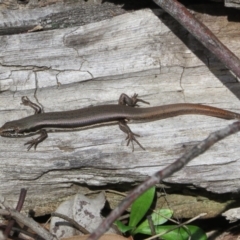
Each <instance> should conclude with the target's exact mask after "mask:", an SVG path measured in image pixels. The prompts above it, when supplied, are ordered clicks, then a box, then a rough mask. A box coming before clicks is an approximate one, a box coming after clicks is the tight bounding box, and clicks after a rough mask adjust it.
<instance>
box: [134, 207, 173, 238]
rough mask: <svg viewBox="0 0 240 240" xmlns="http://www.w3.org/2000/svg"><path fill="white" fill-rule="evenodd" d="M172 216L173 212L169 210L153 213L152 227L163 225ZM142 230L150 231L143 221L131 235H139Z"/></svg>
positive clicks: (147, 224) (146, 221)
mask: <svg viewBox="0 0 240 240" xmlns="http://www.w3.org/2000/svg"><path fill="white" fill-rule="evenodd" d="M172 215H173V211H172V210H170V209H158V210H156V211H154V213H152V214H151V218H152V222H153V225H154V226H157V225H162V224H164V223H165V222H167V221H168V219H169V218H171V217H172ZM144 228H149V229H150V227H149V223H148V220H145V221H144V222H143V223H141V224H140V225H139V226H138V227H137V229H136V230H135V231H134V233H133V234H136V233H140V232H141V231H142V229H144Z"/></svg>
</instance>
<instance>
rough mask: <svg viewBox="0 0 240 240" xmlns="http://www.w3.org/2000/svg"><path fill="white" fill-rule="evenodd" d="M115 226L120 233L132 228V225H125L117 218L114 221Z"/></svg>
mask: <svg viewBox="0 0 240 240" xmlns="http://www.w3.org/2000/svg"><path fill="white" fill-rule="evenodd" d="M114 223H115V224H116V225H117V227H118V230H119V231H120V232H121V233H125V232H127V231H130V230H132V229H133V227H130V226H126V225H125V224H123V223H122V222H121V221H119V220H117V221H115V222H114Z"/></svg>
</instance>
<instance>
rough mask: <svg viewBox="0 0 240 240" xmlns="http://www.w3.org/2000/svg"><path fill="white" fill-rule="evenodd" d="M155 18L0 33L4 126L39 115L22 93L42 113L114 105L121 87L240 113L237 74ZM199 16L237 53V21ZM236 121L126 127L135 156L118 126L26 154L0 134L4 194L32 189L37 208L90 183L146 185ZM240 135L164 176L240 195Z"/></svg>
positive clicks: (59, 139)
mask: <svg viewBox="0 0 240 240" xmlns="http://www.w3.org/2000/svg"><path fill="white" fill-rule="evenodd" d="M157 14H158V16H156V15H154V14H153V13H152V11H151V10H140V11H136V12H132V13H127V14H124V15H120V16H115V17H113V18H111V19H107V20H104V21H100V22H95V23H91V24H87V25H84V26H80V27H78V26H76V27H72V28H64V29H56V30H49V31H41V32H32V33H24V34H18V35H6V36H0V125H2V124H4V123H5V122H7V121H10V120H14V119H19V118H22V117H25V116H28V115H31V114H32V113H33V111H32V110H31V109H30V108H28V107H26V106H23V105H21V104H20V99H21V97H22V96H25V95H26V96H28V97H29V98H30V99H31V100H33V101H36V102H37V103H39V104H40V105H41V106H42V107H43V109H44V111H45V112H49V111H65V110H70V109H78V108H81V107H86V106H90V105H100V104H112V103H117V100H118V97H119V96H120V94H121V93H127V94H129V95H132V94H134V93H138V94H139V96H140V97H141V98H143V99H144V100H146V101H149V102H150V103H151V106H158V105H163V104H169V103H184V102H189V103H202V104H208V105H211V106H215V107H220V108H224V109H228V110H232V111H236V112H240V111H239V106H240V104H239V82H238V80H237V79H236V78H235V77H234V76H233V75H232V74H231V73H230V72H229V71H228V70H227V69H226V68H225V67H224V66H223V65H222V64H221V63H220V62H219V61H218V60H216V59H215V57H214V56H212V55H211V53H209V52H208V51H207V50H206V49H204V47H203V46H202V45H201V44H199V43H198V42H197V41H196V40H195V39H194V38H193V37H192V36H191V35H190V34H189V33H187V32H186V30H184V29H183V28H182V27H181V26H180V25H178V24H177V23H176V22H175V21H173V20H172V19H171V18H170V17H169V16H168V15H166V14H165V13H163V12H162V11H158V12H157ZM197 17H198V18H199V19H200V20H201V21H203V22H204V23H205V24H206V25H207V26H209V27H210V28H211V30H212V31H213V32H214V33H215V34H216V35H217V36H218V37H219V38H220V39H221V40H222V41H223V42H224V43H225V44H226V45H227V46H228V47H229V48H230V49H231V50H232V51H234V52H235V53H236V55H238V56H240V50H239V49H240V36H239V34H238V32H236V31H237V29H239V23H237V22H228V21H227V17H225V16H218V17H216V16H209V15H207V14H200V13H199V14H197ZM141 107H147V106H143V105H141ZM230 122H232V121H226V120H221V119H216V118H211V117H206V116H190V115H188V116H179V117H174V118H170V119H165V120H161V121H154V122H141V123H130V124H129V126H130V127H131V129H132V131H133V132H135V133H137V134H139V135H141V137H139V138H138V140H139V141H140V142H141V144H142V145H143V146H144V147H145V148H146V151H143V150H142V149H140V148H139V147H138V146H137V145H135V151H134V152H132V150H131V147H129V146H128V147H127V146H126V141H125V140H124V139H125V135H124V134H123V133H122V132H121V131H120V130H119V129H118V126H117V125H111V126H103V127H99V128H90V129H87V130H83V131H73V132H61V133H53V134H49V137H48V138H47V139H46V140H45V141H44V142H43V143H41V144H39V146H38V148H37V150H36V151H34V150H30V151H29V152H28V151H27V150H26V146H23V144H24V143H25V142H26V141H28V140H29V138H21V139H10V138H0V181H1V185H0V192H1V193H2V194H4V195H5V196H7V197H8V198H10V199H12V200H13V201H16V200H17V198H18V197H17V196H18V193H19V189H20V188H22V187H25V188H28V199H29V200H28V199H27V201H26V207H29V208H30V207H33V208H34V210H35V211H36V212H41V206H43V205H44V204H45V203H48V204H49V203H50V202H52V203H56V202H60V201H61V199H62V198H63V197H64V196H69V195H72V194H74V193H75V192H76V191H84V189H85V188H84V186H85V184H86V185H87V186H105V185H107V184H119V183H128V184H132V183H135V182H140V181H142V180H144V179H145V178H146V177H147V176H148V175H151V174H153V173H154V172H156V171H157V170H159V169H162V168H163V167H165V166H167V165H168V164H170V163H172V162H173V161H174V160H175V159H176V158H177V157H179V156H181V155H182V154H183V153H184V152H185V151H186V150H188V149H189V148H190V147H191V146H192V145H193V144H195V143H197V142H198V141H201V140H203V139H205V138H206V137H207V136H208V135H209V133H211V132H213V131H215V130H217V129H220V128H222V127H225V126H226V125H227V124H229V123H230ZM239 136H240V135H239V134H236V135H234V136H231V137H229V138H227V139H225V140H224V141H222V142H220V143H218V144H216V145H215V146H214V147H212V148H211V149H210V150H209V151H208V152H207V153H205V154H203V155H202V156H200V157H198V158H196V159H195V160H194V161H192V162H191V163H190V164H189V165H188V166H186V167H185V168H184V169H183V170H182V171H180V172H178V173H177V174H174V176H172V177H170V178H168V179H166V180H165V182H166V183H174V184H186V185H189V186H194V187H201V188H204V189H206V190H208V191H212V192H215V193H227V192H236V191H238V190H239V185H240V168H239V156H240V148H239ZM41 193H42V194H41ZM44 211H45V212H46V209H45V210H44Z"/></svg>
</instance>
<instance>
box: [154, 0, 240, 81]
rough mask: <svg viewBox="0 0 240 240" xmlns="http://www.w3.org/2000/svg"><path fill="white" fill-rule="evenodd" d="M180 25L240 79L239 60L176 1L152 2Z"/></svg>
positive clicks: (159, 0) (161, 0)
mask: <svg viewBox="0 0 240 240" xmlns="http://www.w3.org/2000/svg"><path fill="white" fill-rule="evenodd" d="M153 1H154V2H155V3H156V4H157V5H158V6H160V7H161V8H162V9H164V10H165V11H166V12H168V13H169V14H170V15H171V16H172V17H173V18H175V19H176V20H177V21H178V22H179V23H180V24H182V25H183V26H184V27H185V28H186V29H187V30H188V31H189V32H190V33H191V34H192V35H193V36H194V37H195V38H197V39H198V40H199V41H200V42H201V43H202V44H203V45H204V46H205V47H206V48H207V49H208V50H210V51H211V52H212V53H213V54H214V55H215V56H216V57H217V58H218V59H219V60H220V61H221V62H222V63H223V64H224V65H225V66H226V67H227V68H228V69H230V70H232V72H233V73H234V74H236V76H237V77H238V78H240V60H239V58H238V57H237V56H236V55H235V54H234V53H232V52H231V51H230V50H229V49H228V48H227V47H226V46H225V45H224V44H222V43H221V42H220V41H219V39H218V38H217V37H216V36H215V35H214V34H213V33H212V32H211V30H210V29H209V28H207V27H206V26H205V25H204V24H203V23H201V22H200V21H198V20H197V19H196V18H195V17H194V16H193V14H191V13H190V12H189V10H187V9H186V8H185V7H184V6H183V5H182V4H180V3H179V2H178V1H177V0H153Z"/></svg>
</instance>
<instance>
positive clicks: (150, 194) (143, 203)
mask: <svg viewBox="0 0 240 240" xmlns="http://www.w3.org/2000/svg"><path fill="white" fill-rule="evenodd" d="M154 194H155V187H152V188H150V189H148V190H147V191H146V192H144V193H143V194H142V195H141V196H139V198H137V199H136V200H135V201H134V202H133V204H132V207H131V212H130V220H129V224H128V225H129V226H132V227H136V226H137V224H138V223H139V222H140V221H141V219H142V218H143V216H144V215H145V214H146V212H147V211H148V209H149V207H150V206H151V204H152V201H153V198H154Z"/></svg>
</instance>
